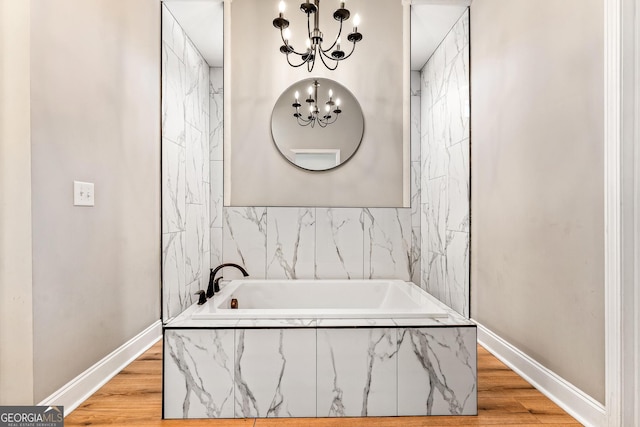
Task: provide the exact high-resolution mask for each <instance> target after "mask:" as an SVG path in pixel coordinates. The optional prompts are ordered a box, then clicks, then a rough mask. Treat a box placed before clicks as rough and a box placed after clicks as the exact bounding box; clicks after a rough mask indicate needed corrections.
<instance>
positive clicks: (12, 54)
mask: <svg viewBox="0 0 640 427" xmlns="http://www.w3.org/2000/svg"><path fill="white" fill-rule="evenodd" d="M30 9H31V7H30V4H29V2H27V1H24V2H16V1H13V0H1V1H0V52H2V66H1V67H0V405H20V404H22V405H25V404H30V403H32V399H33V323H32V318H33V317H32V304H31V292H32V289H31V143H30V133H31V127H30V117H29V108H30V100H29V77H30V75H29V18H30Z"/></svg>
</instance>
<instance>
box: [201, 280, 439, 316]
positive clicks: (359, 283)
mask: <svg viewBox="0 0 640 427" xmlns="http://www.w3.org/2000/svg"><path fill="white" fill-rule="evenodd" d="M232 299H235V300H237V308H235V309H232V308H231V300H232ZM448 314H449V312H448V311H447V310H446V309H445V308H444V307H443V306H442V304H440V303H439V302H437V301H436V300H435V298H434V297H432V296H431V295H429V294H428V293H426V292H425V291H423V290H422V289H420V288H419V287H417V286H416V285H414V284H412V283H407V282H404V281H402V280H254V279H252V280H233V281H231V282H229V283H228V284H226V285H225V286H224V287H223V288H222V289H221V291H220V292H219V293H217V294H216V295H214V297H213V298H211V299H209V300H208V301H207V302H206V303H205V304H203V305H202V306H199V307H197V308H196V309H195V310H194V311H193V312H192V313H191V318H192V319H194V320H210V319H293V318H295V319H348V318H351V319H398V318H404V319H407V318H411V319H424V318H443V317H447V316H448Z"/></svg>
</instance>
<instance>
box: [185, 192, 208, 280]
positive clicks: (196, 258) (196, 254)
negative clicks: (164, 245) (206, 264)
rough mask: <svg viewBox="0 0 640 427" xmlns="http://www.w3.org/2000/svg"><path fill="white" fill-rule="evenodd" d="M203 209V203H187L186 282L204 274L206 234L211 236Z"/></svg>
mask: <svg viewBox="0 0 640 427" xmlns="http://www.w3.org/2000/svg"><path fill="white" fill-rule="evenodd" d="M203 210H204V209H203V206H202V205H192V204H187V227H186V233H185V248H186V250H185V276H186V283H191V282H193V281H195V280H198V279H199V278H200V276H201V274H202V258H203V256H204V240H205V236H206V237H207V238H208V237H209V229H208V228H206V227H205V222H204V213H203ZM205 273H206V272H205Z"/></svg>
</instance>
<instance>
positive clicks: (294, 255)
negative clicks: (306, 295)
mask: <svg viewBox="0 0 640 427" xmlns="http://www.w3.org/2000/svg"><path fill="white" fill-rule="evenodd" d="M315 225H316V221H315V209H313V208H267V263H268V264H267V278H268V279H313V278H314V277H315V260H314V257H315V233H316V230H315Z"/></svg>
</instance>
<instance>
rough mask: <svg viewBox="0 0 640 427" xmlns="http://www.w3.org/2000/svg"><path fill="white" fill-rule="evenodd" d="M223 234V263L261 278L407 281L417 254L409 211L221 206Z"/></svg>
mask: <svg viewBox="0 0 640 427" xmlns="http://www.w3.org/2000/svg"><path fill="white" fill-rule="evenodd" d="M222 236H223V238H222V258H223V260H224V262H236V263H239V264H241V265H244V266H245V267H246V269H247V271H248V272H249V273H250V275H251V277H253V278H260V279H338V278H340V279H377V278H391V277H393V278H399V279H402V280H407V281H408V280H411V277H412V276H413V275H414V271H413V269H414V268H415V267H416V265H418V264H417V263H418V259H417V258H418V257H419V253H420V251H419V249H418V248H416V247H415V246H416V245H417V244H418V239H416V238H415V234H413V229H412V224H411V210H410V209H408V208H293V207H286V208H272V207H225V208H224V209H223V229H222ZM225 274H228V275H229V278H239V276H238V275H237V274H235V272H230V273H225ZM225 278H227V277H226V276H225Z"/></svg>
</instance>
